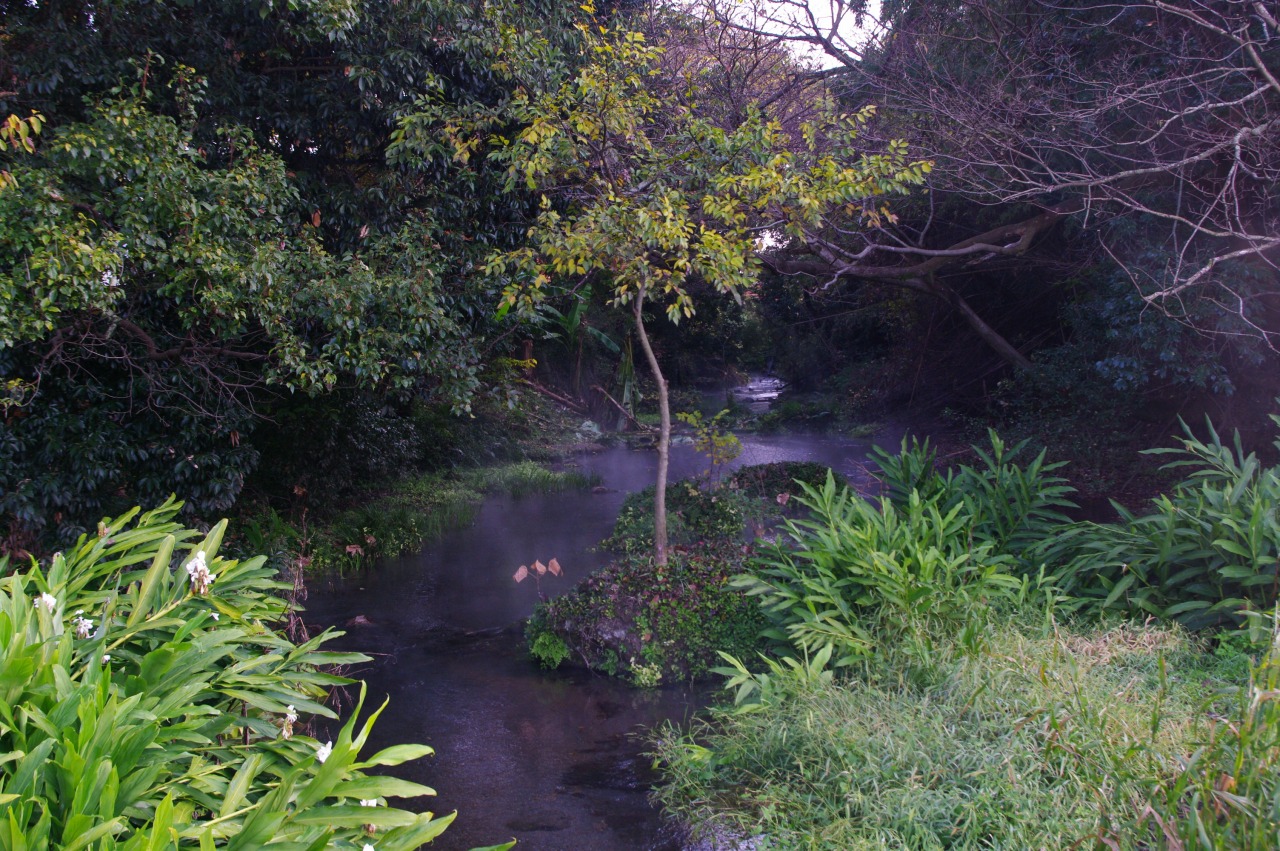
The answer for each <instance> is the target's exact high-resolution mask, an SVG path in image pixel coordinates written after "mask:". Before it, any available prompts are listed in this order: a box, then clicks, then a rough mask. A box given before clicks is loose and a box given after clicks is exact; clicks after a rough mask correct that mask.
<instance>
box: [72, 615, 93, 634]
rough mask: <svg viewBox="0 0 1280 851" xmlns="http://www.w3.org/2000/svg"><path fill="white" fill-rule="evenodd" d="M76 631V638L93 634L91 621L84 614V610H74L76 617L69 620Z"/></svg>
mask: <svg viewBox="0 0 1280 851" xmlns="http://www.w3.org/2000/svg"><path fill="white" fill-rule="evenodd" d="M71 626H72V627H73V628H74V629H75V631H76V638H88V637H89V636H90V635H92V634H93V621H91V620H89V619H88V618H86V617H85V616H84V610H83V609H81V610H80V611H78V612H76V619H75V620H73V621H72V622H71Z"/></svg>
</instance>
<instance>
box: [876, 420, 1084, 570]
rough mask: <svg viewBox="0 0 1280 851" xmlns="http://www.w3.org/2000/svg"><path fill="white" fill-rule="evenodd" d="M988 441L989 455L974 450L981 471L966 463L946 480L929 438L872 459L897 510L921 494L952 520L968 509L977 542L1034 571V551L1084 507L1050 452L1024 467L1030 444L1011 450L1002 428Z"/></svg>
mask: <svg viewBox="0 0 1280 851" xmlns="http://www.w3.org/2000/svg"><path fill="white" fill-rule="evenodd" d="M987 436H988V439H989V440H990V442H991V449H990V450H989V451H988V450H984V449H980V448H979V447H977V446H974V447H972V449H973V452H974V453H975V454H976V455H977V456H978V459H979V460H980V461H981V462H982V463H981V464H980V465H977V466H970V465H967V464H962V465H960V466H959V467H957V468H956V469H955V470H949V471H947V473H946V475H945V476H944V475H943V474H942V473H941V472H939V471H938V469H937V465H936V458H935V455H934V451H933V450H932V449H930V448H929V442H928V441H927V440H926V441H925V442H924V443H923V444H921V443H919V442H917V441H915V440H914V439H913V440H912V441H911V443H910V444H908V442H907V439H906V438H903V440H902V448H901V451H900V452H899V453H898V454H897V455H891V454H889V453H888V452H885V451H884V450H883V449H881V448H879V447H876V448H874V449H872V457H873V460H874V461H875V463H876V466H878V467H879V468H880V471H881V481H882V483H883V485H884V488H885V492H886V494H887V495H888V497H889V498H890V500H892V501H893V503H894V504H895V505H897V506H899V507H903V506H905V505H906V504H907V503H908V502H909V500H910V495H911V493H912V492H915V493H918V494H919V496H920V497H921V498H922V499H923V500H925V501H926V502H935V501H936V503H937V505H938V507H939V509H940V510H941V511H942V512H943V513H944V514H945V513H948V512H950V511H951V510H952V509H954V508H956V507H958V506H963V508H962V511H963V513H964V515H965V517H966V518H967V521H966V522H967V525H968V529H969V532H970V534H971V535H972V538H973V540H974V542H975V543H978V544H989V545H990V546H991V548H992V550H993V552H995V553H1000V554H1007V555H1010V556H1012V557H1014V558H1015V559H1018V560H1019V563H1020V564H1021V566H1022V567H1023V568H1024V569H1026V570H1032V569H1034V568H1035V567H1036V566H1037V565H1036V564H1035V563H1033V562H1032V561H1030V560H1029V559H1031V558H1032V554H1031V553H1030V552H1029V551H1030V550H1031V548H1032V547H1033V546H1036V545H1038V544H1040V543H1041V542H1042V541H1044V540H1045V539H1046V538H1048V537H1051V536H1052V535H1053V534H1054V533H1055V531H1056V530H1057V529H1058V527H1060V526H1062V525H1063V524H1065V523H1066V522H1067V517H1066V515H1065V514H1063V513H1062V512H1063V510H1064V509H1068V508H1075V507H1076V506H1075V504H1074V503H1072V502H1071V501H1070V500H1069V499H1068V498H1067V497H1068V496H1069V495H1070V494H1071V493H1073V492H1074V488H1072V487H1071V486H1070V485H1068V484H1067V483H1066V480H1065V479H1063V478H1061V477H1060V476H1056V475H1053V474H1054V472H1055V471H1056V470H1058V469H1061V468H1062V467H1063V466H1064V462H1058V463H1055V464H1046V463H1045V450H1043V449H1042V450H1041V451H1040V453H1039V454H1038V455H1036V457H1035V458H1033V459H1031V461H1030V462H1029V463H1027V464H1026V465H1023V464H1020V463H1018V462H1017V461H1016V459H1017V458H1018V457H1019V456H1020V455H1022V453H1023V451H1024V450H1025V449H1026V446H1027V441H1025V440H1024V441H1022V442H1020V443H1018V444H1016V445H1014V446H1013V447H1008V446H1006V444H1005V443H1004V441H1003V440H1001V439H1000V436H999V435H998V434H996V432H995V431H994V430H989V431H988V432H987Z"/></svg>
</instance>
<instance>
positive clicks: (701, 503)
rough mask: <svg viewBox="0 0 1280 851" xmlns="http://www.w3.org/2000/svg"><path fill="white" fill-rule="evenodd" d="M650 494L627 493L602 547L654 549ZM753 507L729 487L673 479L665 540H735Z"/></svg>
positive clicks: (649, 490)
mask: <svg viewBox="0 0 1280 851" xmlns="http://www.w3.org/2000/svg"><path fill="white" fill-rule="evenodd" d="M653 493H654V489H653V488H652V487H648V488H645V489H644V490H642V491H637V492H636V493H632V494H628V495H627V498H626V499H625V500H623V502H622V508H621V509H619V511H618V519H617V521H616V522H615V523H614V526H613V534H611V535H610V536H609V537H608V538H606V539H605V540H604V541H602V542H601V546H603V547H605V548H606V549H609V550H613V551H614V552H618V553H626V554H631V553H643V552H647V551H649V550H651V549H653ZM754 509H755V506H754V505H751V504H750V501H749V500H748V498H747V497H745V496H744V495H742V494H740V493H738V492H737V491H734V490H732V489H729V488H723V487H721V488H713V489H709V490H703V489H701V488H699V487H698V486H697V485H696V484H694V483H693V482H690V481H682V482H672V483H671V484H669V485H667V540H668V543H669V544H670V545H671V546H680V545H689V544H694V543H697V542H699V541H726V540H735V539H737V538H740V537H741V536H742V533H743V530H744V529H745V528H746V521H747V518H748V517H749V516H751V514H752V513H753V511H754Z"/></svg>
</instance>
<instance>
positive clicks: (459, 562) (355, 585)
mask: <svg viewBox="0 0 1280 851" xmlns="http://www.w3.org/2000/svg"><path fill="white" fill-rule="evenodd" d="M899 438H900V435H895V434H884V435H881V436H879V437H878V438H877V440H876V442H877V443H881V444H882V445H883V444H889V445H896V443H897V441H898V439H899ZM741 440H742V444H743V451H742V454H741V455H740V456H739V457H738V459H737V460H736V461H734V462H733V464H732V465H731V466H732V467H735V468H736V467H739V466H746V465H751V464H762V463H767V462H770V461H784V460H786V461H818V462H821V463H823V464H826V465H828V466H831V467H833V468H835V469H836V470H838V471H839V472H841V473H843V474H845V475H846V476H848V477H849V479H850V481H851V482H852V483H854V484H855V486H859V487H862V486H865V485H868V484H869V482H870V479H869V475H868V473H867V471H866V470H865V468H864V464H865V461H866V457H867V451H868V449H869V448H870V445H871V441H868V440H854V439H848V438H839V437H827V436H814V435H809V436H798V435H794V434H788V435H776V436H754V435H750V436H743V437H742V438H741ZM706 463H707V462H706V459H705V457H703V456H701V455H699V454H697V453H696V452H694V450H693V449H692V447H690V446H688V445H676V446H673V447H672V459H671V473H672V479H673V480H674V479H677V478H684V477H688V476H692V475H696V474H698V473H700V472H702V471H703V470H704V469H705V467H706ZM656 464H657V458H656V455H655V454H654V453H653V452H650V451H635V450H631V449H626V448H610V449H605V450H603V451H600V452H597V453H594V454H586V453H584V454H580V455H578V456H576V457H574V458H573V459H571V460H570V461H569V462H567V464H566V466H568V467H576V468H577V469H579V470H581V471H582V472H584V473H589V474H590V473H594V474H595V475H597V476H598V477H599V478H600V480H601V482H602V487H600V488H597V489H596V490H595V491H594V492H593V491H571V492H567V493H558V494H534V495H529V496H525V497H523V498H520V499H515V498H511V497H503V496H499V497H491V498H489V499H487V500H486V501H485V503H484V504H483V506H482V507H481V509H480V511H479V514H478V516H477V518H476V521H475V523H474V524H472V525H471V526H469V527H467V528H460V529H456V530H454V531H452V532H450V533H449V534H447V535H445V536H444V537H442V538H440V539H438V540H436V541H433V542H431V543H430V544H429V545H428V546H427V547H426V549H424V550H423V551H422V552H421V553H418V554H416V555H413V556H410V557H404V558H400V559H393V560H389V561H387V562H384V563H382V564H380V565H378V566H377V567H376V568H375V569H374V570H371V571H368V572H364V573H360V574H356V575H352V576H348V577H334V578H332V579H329V580H325V581H316V582H314V583H313V586H312V587H311V589H310V597H309V599H308V600H307V603H306V606H307V613H306V620H307V622H308V624H309V625H310V626H312V627H313V628H323V627H325V626H335V627H337V628H339V629H346V631H347V635H346V636H345V637H343V638H341V639H338V640H337V641H335V642H333V644H332V646H333V647H334V648H344V649H345V648H350V649H358V650H361V651H362V652H364V653H367V654H369V655H371V656H373V657H374V661H373V662H372V663H369V664H367V665H366V666H364V667H363V669H361V670H357V671H354V672H352V675H354V676H357V677H360V678H362V679H365V680H366V681H367V682H368V685H369V696H368V704H369V707H368V708H370V709H372V708H376V707H377V706H378V705H379V704H380V703H381V702H382V700H383V699H384V698H385V697H390V700H391V704H390V706H389V707H387V709H386V711H385V712H384V713H383V714H382V716H381V717H380V718H379V720H378V723H377V725H376V726H375V728H374V732H373V736H372V740H371V741H370V743H369V744H368V746H367V747H368V748H369V751H368V752H369V753H372V752H373V751H375V750H377V749H379V748H381V747H386V746H388V745H391V744H395V743H399V742H423V743H426V744H429V745H431V746H432V747H433V748H435V751H436V755H435V756H434V757H429V758H427V759H424V760H419V761H417V762H413V763H408V764H405V765H403V766H400V767H399V768H398V769H396V771H397V773H398V774H399V775H400V776H403V777H406V778H408V779H411V780H415V781H418V782H420V783H426V784H427V785H429V786H432V787H433V788H435V789H436V790H437V792H438V793H439V794H438V797H437V798H435V799H422V802H421V803H420V804H417V803H416V802H406V803H410V804H416V805H417V806H422V807H425V808H427V809H430V810H432V811H434V812H436V813H448V812H451V811H453V810H455V809H456V810H457V811H458V817H457V819H456V820H455V821H454V823H453V825H452V826H450V828H449V829H448V830H447V831H446V832H445V833H444V835H443V836H442V837H441V838H440V839H438V840H436V842H435V843H434V844H433V845H432V846H431V847H432V848H440V849H444V851H452V849H469V848H473V847H477V846H484V845H490V844H495V843H499V842H503V841H506V840H508V839H511V838H513V837H514V838H516V839H518V840H519V842H518V845H517V846H516V847H517V849H519V851H680V850H681V849H682V848H683V847H684V845H683V842H682V838H681V836H680V833H679V831H678V830H677V829H676V828H675V827H673V826H671V825H669V824H666V823H664V820H663V819H662V817H661V814H660V813H659V812H658V811H657V810H656V809H655V808H654V807H653V806H651V805H650V803H649V801H648V799H647V792H648V789H649V787H650V786H651V785H652V783H653V781H654V779H655V778H654V774H653V772H652V769H651V766H650V764H649V760H648V759H647V758H646V757H645V756H644V751H645V749H646V748H645V743H644V740H643V733H644V731H646V730H648V729H651V728H653V727H655V726H657V725H660V724H662V723H663V722H666V721H673V722H675V723H683V722H685V721H687V720H688V719H689V718H690V717H691V716H692V714H693V713H694V712H696V711H697V710H698V709H700V708H701V707H703V706H705V705H706V704H707V703H708V702H709V700H710V699H711V697H712V696H713V690H714V688H715V684H714V683H711V684H708V685H705V686H694V687H690V686H687V685H675V686H668V687H665V688H661V689H657V690H652V691H642V690H638V689H634V688H631V687H630V686H628V685H626V684H624V683H621V682H619V681H616V680H613V679H611V678H608V677H605V676H601V675H593V674H590V673H588V672H585V671H581V670H576V669H574V670H565V671H555V672H550V673H548V672H545V671H542V670H540V669H539V668H538V666H537V665H536V663H534V662H533V661H531V660H530V659H529V658H528V656H527V654H526V652H525V647H524V640H523V635H522V632H521V626H520V621H521V619H523V618H525V617H527V616H528V615H529V614H530V613H531V611H532V610H533V607H534V605H535V603H537V601H538V593H539V592H538V589H537V588H536V587H535V585H534V583H532V582H527V581H526V582H525V583H523V584H516V583H515V582H513V581H512V578H511V577H512V573H513V572H514V571H515V569H516V568H517V567H519V566H520V565H521V564H529V563H531V562H532V561H533V560H534V559H541V560H543V561H544V562H545V561H547V560H549V559H550V558H552V557H555V558H557V559H558V560H559V561H560V564H561V565H562V566H563V569H564V574H565V575H564V576H563V577H560V578H553V577H550V576H548V577H546V578H544V580H543V587H542V592H543V593H545V594H547V595H548V596H555V595H558V594H561V593H564V592H565V591H567V590H569V588H571V587H572V586H573V584H574V583H576V582H577V581H579V580H580V579H582V578H583V577H584V576H586V575H587V574H588V573H590V572H591V571H593V570H595V569H596V568H598V567H600V566H602V565H603V564H604V563H605V562H606V561H607V560H608V554H607V553H596V552H592V548H593V547H594V546H595V545H596V544H597V543H598V542H599V541H600V540H601V539H602V538H604V537H606V536H608V534H609V533H610V531H611V529H612V526H613V521H614V517H615V516H616V515H617V512H618V509H619V507H620V506H621V504H622V500H623V498H624V497H625V496H626V494H627V493H628V492H630V491H635V490H639V489H641V488H643V487H646V486H648V485H650V484H652V483H653V479H654V474H655V469H656ZM366 621H367V622H366Z"/></svg>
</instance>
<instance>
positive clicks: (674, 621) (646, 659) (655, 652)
mask: <svg viewBox="0 0 1280 851" xmlns="http://www.w3.org/2000/svg"><path fill="white" fill-rule="evenodd" d="M749 553H750V549H749V548H747V547H743V546H741V545H730V544H719V545H701V546H698V547H691V548H688V549H677V550H675V551H673V552H672V553H671V557H670V560H669V562H668V564H667V565H666V566H664V567H658V566H657V565H655V564H654V562H653V559H652V558H651V557H648V556H627V557H624V558H622V559H620V560H619V561H617V562H615V563H613V564H611V565H609V566H608V567H605V568H603V569H602V570H599V571H597V572H596V573H594V574H592V575H591V576H589V577H587V578H586V579H584V580H583V581H582V582H580V583H578V585H577V586H576V587H575V588H574V589H573V590H572V591H570V592H569V593H568V594H566V595H565V596H563V597H559V598H557V599H555V600H551V601H549V602H547V603H543V604H541V605H540V606H539V607H538V610H537V611H536V612H535V614H534V616H533V617H532V618H531V619H530V622H529V626H528V630H527V634H528V637H529V641H530V647H531V652H532V653H533V654H534V655H535V657H537V658H539V659H544V660H545V654H542V653H540V650H539V648H546V647H549V646H551V640H550V639H548V638H547V636H554V637H555V638H556V639H558V640H560V641H561V642H563V643H564V645H565V646H566V647H567V648H568V650H569V654H568V655H572V656H574V657H577V658H580V659H582V660H583V661H584V662H585V664H586V665H587V666H588V667H589V668H591V669H593V670H597V671H602V672H605V673H609V674H615V675H621V674H625V673H629V672H632V671H634V670H636V669H638V668H640V667H642V666H643V667H644V668H646V670H647V671H648V673H647V674H646V678H647V679H651V675H652V666H657V668H658V670H659V671H660V672H661V676H662V680H663V681H664V682H673V681H678V680H689V679H695V678H698V677H701V676H703V675H705V674H706V673H707V672H708V671H709V670H710V668H711V666H712V665H715V664H718V662H719V656H718V655H717V651H720V650H723V651H725V652H729V653H734V654H738V655H752V654H753V653H754V652H755V650H756V649H757V647H758V645H759V635H760V631H761V630H762V629H763V628H764V626H765V619H764V617H763V615H762V613H761V612H760V610H759V607H758V606H757V605H756V603H755V601H754V600H753V599H751V598H749V597H747V596H745V595H744V594H743V593H742V592H740V591H737V590H735V589H733V588H730V587H729V585H728V583H729V580H730V579H732V578H733V577H734V576H736V575H738V574H739V573H740V572H741V571H742V568H743V566H744V562H745V561H746V559H747V558H748V557H749ZM633 678H634V676H633Z"/></svg>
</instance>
